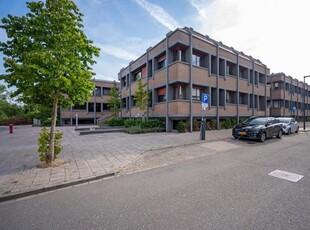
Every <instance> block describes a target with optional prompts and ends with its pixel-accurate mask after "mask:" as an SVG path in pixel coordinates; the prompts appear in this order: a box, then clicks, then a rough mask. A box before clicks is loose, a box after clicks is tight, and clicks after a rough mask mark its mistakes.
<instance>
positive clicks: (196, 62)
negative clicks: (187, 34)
mask: <svg viewBox="0 0 310 230" xmlns="http://www.w3.org/2000/svg"><path fill="white" fill-rule="evenodd" d="M192 64H193V65H194V66H200V57H199V56H197V55H195V54H193V55H192Z"/></svg>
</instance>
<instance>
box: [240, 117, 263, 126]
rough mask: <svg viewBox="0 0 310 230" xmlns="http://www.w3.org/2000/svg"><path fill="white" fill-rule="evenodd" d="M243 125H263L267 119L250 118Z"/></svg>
mask: <svg viewBox="0 0 310 230" xmlns="http://www.w3.org/2000/svg"><path fill="white" fill-rule="evenodd" d="M243 123H244V124H248V125H265V124H266V123H267V118H251V119H248V120H246V121H245V122H243Z"/></svg>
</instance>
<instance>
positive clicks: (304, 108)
mask: <svg viewBox="0 0 310 230" xmlns="http://www.w3.org/2000/svg"><path fill="white" fill-rule="evenodd" d="M307 77H310V75H308V76H304V95H303V98H302V99H303V104H304V105H303V123H304V130H306V105H305V104H306V101H305V99H306V78H307Z"/></svg>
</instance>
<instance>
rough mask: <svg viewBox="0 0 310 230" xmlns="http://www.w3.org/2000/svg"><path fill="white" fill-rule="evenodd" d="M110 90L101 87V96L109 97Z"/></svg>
mask: <svg viewBox="0 0 310 230" xmlns="http://www.w3.org/2000/svg"><path fill="white" fill-rule="evenodd" d="M110 90H111V88H107V87H103V88H102V92H103V95H109V94H110Z"/></svg>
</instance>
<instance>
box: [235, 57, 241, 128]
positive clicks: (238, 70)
mask: <svg viewBox="0 0 310 230" xmlns="http://www.w3.org/2000/svg"><path fill="white" fill-rule="evenodd" d="M235 53H237V124H239V103H240V101H239V94H240V89H239V72H240V69H239V68H240V66H239V64H240V63H239V62H240V60H239V52H236V51H235Z"/></svg>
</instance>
